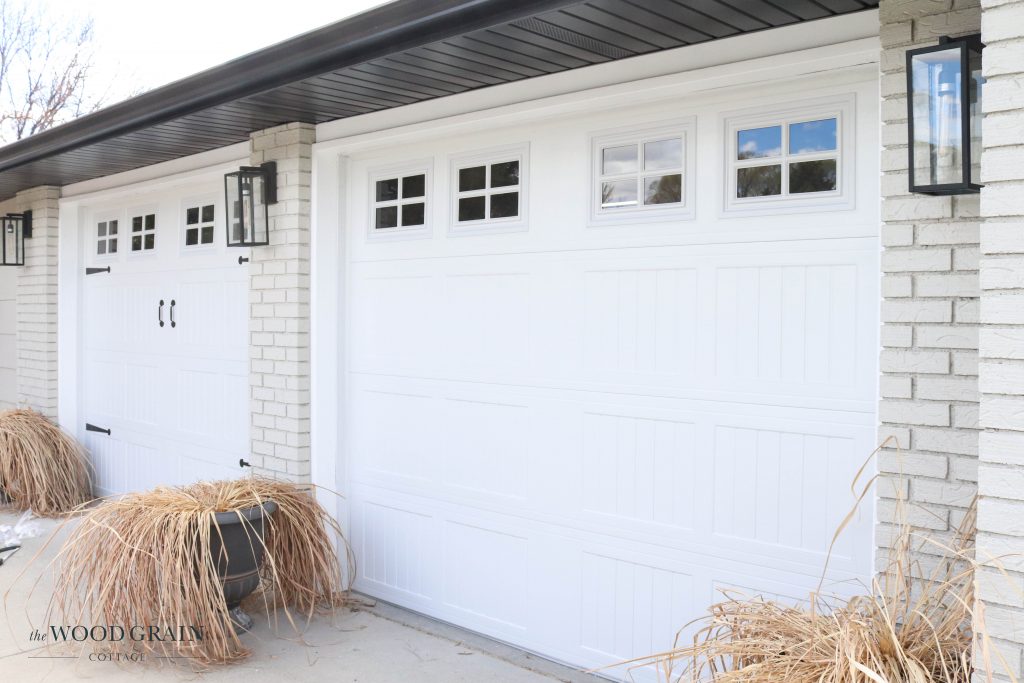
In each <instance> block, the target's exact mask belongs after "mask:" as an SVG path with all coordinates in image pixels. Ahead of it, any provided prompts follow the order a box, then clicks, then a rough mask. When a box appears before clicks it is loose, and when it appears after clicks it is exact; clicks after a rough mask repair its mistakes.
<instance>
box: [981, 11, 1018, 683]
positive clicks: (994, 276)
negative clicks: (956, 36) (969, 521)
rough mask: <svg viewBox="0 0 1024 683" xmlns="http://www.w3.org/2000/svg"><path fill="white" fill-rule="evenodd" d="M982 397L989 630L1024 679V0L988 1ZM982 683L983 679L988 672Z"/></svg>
mask: <svg viewBox="0 0 1024 683" xmlns="http://www.w3.org/2000/svg"><path fill="white" fill-rule="evenodd" d="M981 30H982V41H983V42H984V43H985V44H986V48H985V51H984V53H983V60H982V61H983V68H984V72H985V77H986V79H987V82H986V84H985V86H984V90H983V106H984V109H985V121H984V126H983V136H984V137H983V143H984V152H983V154H982V171H981V176H982V182H984V183H985V187H984V189H983V190H982V193H981V215H982V217H983V219H984V222H983V223H982V226H981V240H980V241H981V249H980V251H981V261H980V278H979V279H980V288H981V310H980V317H981V329H980V335H979V351H980V354H979V355H980V362H979V364H978V373H979V390H980V393H981V399H980V412H979V421H980V424H981V427H982V428H983V429H984V430H985V431H984V432H983V433H982V435H981V440H980V444H979V468H978V489H979V491H978V492H979V495H980V502H979V508H978V545H977V557H978V560H979V561H981V562H986V561H987V560H989V559H990V558H994V557H1001V559H1000V560H999V564H1001V565H1002V568H1003V569H1005V570H1008V571H1009V572H1010V576H1009V578H1007V577H1006V576H1005V575H1004V574H1003V573H1002V570H1001V569H999V568H993V569H989V570H987V571H983V572H981V573H980V574H979V576H978V582H977V588H978V597H979V598H981V600H983V601H984V603H985V615H986V626H987V630H988V631H989V633H990V634H991V636H992V637H993V639H994V642H995V646H996V647H997V648H998V649H999V651H1000V653H1001V655H1002V658H1003V659H1005V661H1006V665H1005V666H1004V665H1003V663H1002V662H1001V661H1000V659H999V658H998V657H995V656H993V657H992V662H993V671H992V674H993V675H995V677H996V678H997V680H1008V679H1009V674H1012V675H1013V676H1015V677H1016V678H1017V679H1024V96H1022V93H1024V1H1022V0H1016V1H1013V0H1010V1H1008V0H983V2H982V19H981ZM992 564H995V563H994V562H993V563H992ZM976 680H979V681H980V680H983V677H982V676H981V675H980V674H978V675H977V676H976Z"/></svg>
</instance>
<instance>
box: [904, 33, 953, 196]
mask: <svg viewBox="0 0 1024 683" xmlns="http://www.w3.org/2000/svg"><path fill="white" fill-rule="evenodd" d="M911 74H912V92H911V97H912V98H913V103H912V107H913V109H912V111H913V117H914V121H913V125H914V139H913V141H912V144H913V149H912V153H913V155H914V184H915V185H953V184H958V183H963V182H966V181H967V179H966V178H964V177H963V172H964V163H963V162H964V159H963V155H964V151H965V150H964V149H963V119H962V117H961V112H962V111H963V104H962V102H961V100H960V84H961V83H962V62H961V47H960V46H959V45H958V46H954V47H950V48H949V49H948V50H935V51H932V52H926V53H923V54H919V55H914V56H913V57H912V58H911Z"/></svg>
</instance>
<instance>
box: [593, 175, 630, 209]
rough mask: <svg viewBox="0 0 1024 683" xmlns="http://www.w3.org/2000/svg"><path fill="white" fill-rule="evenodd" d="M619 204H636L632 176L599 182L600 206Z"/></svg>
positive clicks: (610, 207) (616, 206) (609, 206)
mask: <svg viewBox="0 0 1024 683" xmlns="http://www.w3.org/2000/svg"><path fill="white" fill-rule="evenodd" d="M620 206H636V181H635V180H633V179H632V178H630V179H629V180H614V181H612V182H605V183H601V208H602V209H613V208H618V207H620Z"/></svg>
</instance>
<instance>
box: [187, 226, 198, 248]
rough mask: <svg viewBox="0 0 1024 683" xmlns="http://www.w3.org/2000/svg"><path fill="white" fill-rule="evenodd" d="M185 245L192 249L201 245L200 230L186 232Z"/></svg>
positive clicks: (194, 229)
mask: <svg viewBox="0 0 1024 683" xmlns="http://www.w3.org/2000/svg"><path fill="white" fill-rule="evenodd" d="M185 244H186V245H187V246H190V247H191V246H192V245H193V244H199V228H189V229H188V230H186V231H185Z"/></svg>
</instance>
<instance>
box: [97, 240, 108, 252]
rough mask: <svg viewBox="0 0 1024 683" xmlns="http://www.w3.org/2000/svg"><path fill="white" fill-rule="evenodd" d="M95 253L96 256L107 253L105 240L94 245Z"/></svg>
mask: <svg viewBox="0 0 1024 683" xmlns="http://www.w3.org/2000/svg"><path fill="white" fill-rule="evenodd" d="M96 253H97V254H106V253H107V241H106V240H100V241H99V242H97V243H96Z"/></svg>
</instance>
